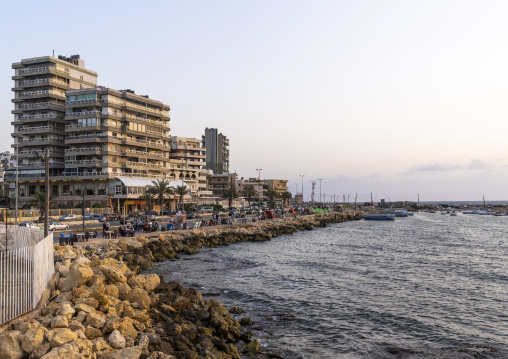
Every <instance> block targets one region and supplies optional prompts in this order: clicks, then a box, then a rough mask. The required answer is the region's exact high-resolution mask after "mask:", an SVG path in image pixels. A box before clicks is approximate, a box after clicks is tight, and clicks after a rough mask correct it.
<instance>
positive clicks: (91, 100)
mask: <svg viewBox="0 0 508 359" xmlns="http://www.w3.org/2000/svg"><path fill="white" fill-rule="evenodd" d="M98 101H99V100H97V99H95V98H92V99H87V100H74V101H65V103H66V104H68V105H70V104H73V103H86V102H98Z"/></svg>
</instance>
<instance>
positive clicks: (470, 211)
mask: <svg viewBox="0 0 508 359" xmlns="http://www.w3.org/2000/svg"><path fill="white" fill-rule="evenodd" d="M462 213H463V214H476V211H474V210H472V209H468V210H467V211H464V212H462Z"/></svg>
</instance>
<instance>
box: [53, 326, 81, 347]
mask: <svg viewBox="0 0 508 359" xmlns="http://www.w3.org/2000/svg"><path fill="white" fill-rule="evenodd" d="M77 338H78V335H77V334H76V333H75V332H73V331H72V330H70V329H68V328H57V329H53V330H50V331H48V332H47V333H46V339H47V340H48V341H49V342H50V343H51V347H52V348H54V347H58V346H60V345H63V344H65V343H68V342H70V341H73V340H75V339H77Z"/></svg>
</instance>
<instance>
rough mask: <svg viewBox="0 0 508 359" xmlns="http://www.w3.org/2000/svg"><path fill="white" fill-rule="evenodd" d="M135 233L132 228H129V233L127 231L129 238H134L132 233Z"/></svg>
mask: <svg viewBox="0 0 508 359" xmlns="http://www.w3.org/2000/svg"><path fill="white" fill-rule="evenodd" d="M135 232H136V231H135V230H134V228H131V229H130V231H129V234H130V236H131V237H134V233H135Z"/></svg>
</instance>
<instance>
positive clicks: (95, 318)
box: [83, 312, 106, 329]
mask: <svg viewBox="0 0 508 359" xmlns="http://www.w3.org/2000/svg"><path fill="white" fill-rule="evenodd" d="M105 323H106V316H105V315H104V314H103V313H100V312H95V313H88V315H87V316H86V321H85V323H83V325H85V326H88V325H89V326H91V327H94V328H97V329H101V328H102V327H103V326H104V324H105Z"/></svg>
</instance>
